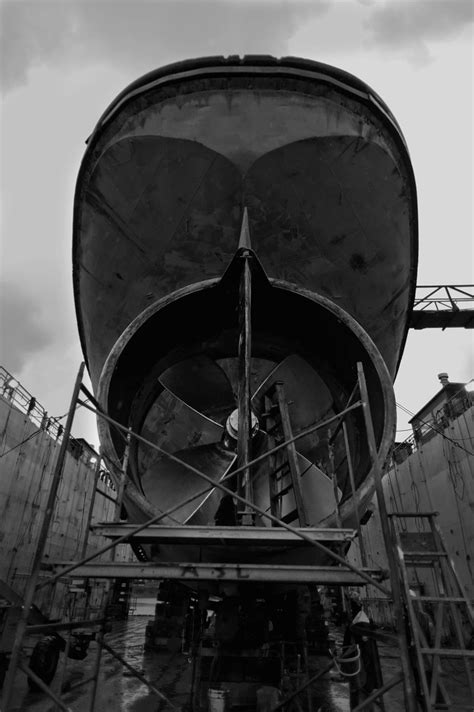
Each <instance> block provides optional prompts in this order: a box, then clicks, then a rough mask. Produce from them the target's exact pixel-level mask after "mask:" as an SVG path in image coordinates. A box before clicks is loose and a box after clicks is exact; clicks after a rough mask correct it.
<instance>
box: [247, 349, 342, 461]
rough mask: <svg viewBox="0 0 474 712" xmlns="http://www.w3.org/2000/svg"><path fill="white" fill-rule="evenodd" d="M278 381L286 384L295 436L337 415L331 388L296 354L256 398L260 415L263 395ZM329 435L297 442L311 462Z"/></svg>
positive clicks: (275, 371) (313, 435)
mask: <svg viewBox="0 0 474 712" xmlns="http://www.w3.org/2000/svg"><path fill="white" fill-rule="evenodd" d="M277 381H281V382H282V383H283V386H284V390H285V397H286V401H287V403H288V412H289V415H290V420H291V424H292V429H293V433H294V434H295V435H296V434H297V433H298V432H300V431H301V430H304V429H305V428H307V427H309V426H310V425H312V424H313V423H316V422H317V421H318V420H322V419H323V418H325V417H329V416H330V415H333V414H334V410H333V397H332V395H331V392H330V390H329V388H328V386H327V385H326V384H325V383H324V381H323V380H322V379H321V378H320V376H319V375H318V373H317V372H316V371H315V370H314V368H313V367H312V366H310V364H309V363H308V362H307V361H306V360H305V359H303V358H301V356H297V355H296V354H293V355H291V356H287V357H286V358H285V359H284V360H283V361H282V362H281V363H279V364H278V365H277V366H276V367H275V368H274V369H273V371H272V372H271V373H270V374H269V375H268V376H267V378H266V379H265V380H264V381H263V383H261V385H260V387H259V388H258V390H257V391H256V392H255V394H254V395H253V397H252V406H253V408H254V410H255V412H256V413H257V415H258V414H259V413H261V412H263V410H264V408H265V404H264V402H263V396H264V395H265V393H266V392H267V391H268V390H269V389H270V388H271V387H272V386H273V385H274V384H275V383H276V382H277ZM326 436H327V434H326V433H322V432H321V433H317V432H315V433H311V434H310V435H307V436H306V437H304V438H300V439H299V440H298V441H297V448H298V451H300V452H301V453H303V454H304V455H306V456H308V457H309V458H310V459H311V460H313V459H315V457H316V455H317V451H318V443H319V442H320V440H323V441H324V440H325V439H326Z"/></svg>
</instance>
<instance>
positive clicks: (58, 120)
mask: <svg viewBox="0 0 474 712" xmlns="http://www.w3.org/2000/svg"><path fill="white" fill-rule="evenodd" d="M1 12H2V17H1V28H2V37H1V45H0V46H1V58H0V59H1V63H0V64H1V72H2V76H1V78H2V113H1V119H2V121H1V197H2V227H1V268H0V279H1V294H0V299H1V303H0V341H1V352H0V364H1V365H4V366H5V367H6V368H7V369H8V370H9V371H10V372H11V373H13V374H14V375H15V377H16V378H18V379H19V380H20V381H21V383H22V384H23V385H24V386H25V387H26V388H27V389H28V390H29V391H30V392H31V393H33V394H34V395H35V396H36V397H37V398H38V400H39V401H40V402H41V403H42V405H43V406H44V407H45V408H46V409H47V410H48V411H49V413H50V414H51V415H60V414H63V413H64V412H65V411H66V410H67V409H68V404H69V399H70V395H71V391H72V387H73V383H74V378H75V375H76V373H77V369H78V366H79V363H80V361H81V358H82V356H81V350H80V345H79V339H78V335H77V328H76V320H75V313H74V306H73V291H72V281H71V238H72V227H71V226H72V207H73V193H74V184H75V179H76V175H77V172H78V168H79V164H80V161H81V157H82V155H83V152H84V148H85V145H84V141H85V139H86V138H87V136H88V135H89V134H90V133H91V131H92V129H93V127H94V125H95V123H96V121H97V120H98V118H99V116H100V114H101V113H102V111H103V110H104V109H105V107H106V106H107V104H108V103H109V102H110V101H111V100H112V99H113V98H114V97H115V96H116V95H117V94H118V93H119V92H120V91H121V90H122V89H123V88H124V87H125V86H126V85H127V84H128V83H129V82H131V81H133V80H134V79H136V78H137V77H138V76H140V75H141V74H143V73H145V72H148V71H150V70H151V69H154V68H155V67H158V66H160V65H163V64H167V63H169V62H174V61H178V60H181V59H186V58H190V57H197V56H203V55H212V54H225V55H229V54H241V55H242V54H246V53H260V54H273V55H276V56H285V55H295V56H300V57H307V58H310V59H314V60H318V61H322V62H327V63H329V64H333V65H335V66H338V67H340V68H342V69H345V70H347V71H349V72H351V73H352V74H355V75H356V76H358V77H360V78H361V79H362V80H363V81H365V82H367V83H368V84H369V85H370V86H372V88H373V89H374V90H375V91H376V92H378V93H379V94H380V95H381V96H382V98H383V99H384V100H385V101H386V102H387V104H388V105H389V106H390V108H391V109H392V111H393V113H394V114H395V116H396V118H397V119H398V122H399V123H400V125H401V127H402V130H403V132H404V135H405V138H406V140H407V143H408V146H409V150H410V154H411V157H412V161H413V166H414V171H415V176H416V180H417V189H418V196H419V222H420V255H419V272H418V284H472V283H473V282H474V275H473V247H472V238H473V208H472V196H473V192H474V191H473V188H474V186H473V164H474V157H473V128H472V127H473V3H472V0H386V1H384V0H311V1H310V2H299V1H298V0H295V1H291V0H289V1H288V2H271V1H270V0H268V1H265V0H262V1H261V2H253V1H251V0H247V1H240V2H233V1H232V0H216V1H214V2H211V1H209V2H207V1H204V0H202V1H200V0H194V2H190V1H184V0H174V1H173V2H160V1H155V2H152V1H146V2H143V1H142V2H140V1H139V0H133V2H132V1H127V2H121V1H116V0H95V1H93V0H87V1H85V2H84V1H78V0H70V1H68V0H36V1H34V2H30V1H26V0H25V1H23V0H17V1H13V2H5V1H4V2H2V3H1ZM472 333H473V332H472V331H467V330H462V329H457V330H446V331H444V332H442V331H439V330H431V331H428V330H424V331H419V332H414V331H411V332H410V334H409V338H408V342H407V346H406V349H405V354H404V357H403V361H402V366H401V368H400V371H399V375H398V378H397V381H396V384H395V393H396V397H397V400H398V402H400V403H401V404H403V405H404V406H405V407H406V408H408V409H410V410H411V411H416V410H418V409H419V408H420V407H421V406H422V405H423V404H424V402H425V401H427V400H428V399H429V398H430V397H431V395H433V394H434V392H435V391H436V390H437V389H438V385H439V383H438V380H437V377H436V376H437V374H438V373H439V372H440V371H447V372H448V373H449V376H450V379H451V380H453V381H462V382H467V381H469V380H470V379H472V378H473V376H474V368H473V341H472ZM398 416H399V425H398V427H399V428H400V429H401V430H403V429H405V428H407V416H406V415H405V414H404V413H403V412H401V411H399V412H398ZM73 432H74V434H75V435H76V436H80V435H82V436H83V437H86V438H87V439H88V440H90V441H91V442H92V443H93V444H94V445H97V444H98V441H97V436H96V432H95V425H94V418H93V416H90V415H88V414H87V413H85V412H83V413H82V414H81V413H79V414H78V417H77V418H76V426H75V428H74V429H73ZM406 434H407V433H403V432H400V433H399V438H400V439H402V437H403V436H404V435H406Z"/></svg>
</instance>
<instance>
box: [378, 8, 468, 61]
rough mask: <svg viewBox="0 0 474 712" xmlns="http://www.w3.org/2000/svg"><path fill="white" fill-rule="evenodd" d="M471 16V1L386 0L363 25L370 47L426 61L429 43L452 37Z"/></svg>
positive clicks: (466, 23)
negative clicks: (368, 34) (403, 53)
mask: <svg viewBox="0 0 474 712" xmlns="http://www.w3.org/2000/svg"><path fill="white" fill-rule="evenodd" d="M473 19H474V5H473V4H472V0H410V1H409V0H390V1H388V2H385V3H384V4H379V5H377V6H375V7H374V9H373V11H372V13H371V15H370V17H369V18H368V20H367V21H366V23H365V27H366V29H367V30H368V31H369V33H370V35H371V38H370V44H371V45H372V46H373V45H375V46H377V47H379V46H380V47H382V48H385V49H388V50H390V51H400V52H405V53H406V52H408V54H409V56H410V58H411V59H412V60H415V61H419V62H426V61H429V60H430V59H431V55H430V51H429V45H430V43H433V42H439V41H443V40H450V39H452V38H454V37H455V36H457V35H458V34H460V33H461V32H462V31H463V30H464V29H465V28H466V27H467V26H468V25H469V24H470V23H472V22H473Z"/></svg>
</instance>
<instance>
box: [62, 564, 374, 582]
mask: <svg viewBox="0 0 474 712" xmlns="http://www.w3.org/2000/svg"><path fill="white" fill-rule="evenodd" d="M69 565H70V562H58V563H56V564H55V565H54V566H55V569H56V570H57V571H58V573H60V571H61V568H62V567H64V568H66V567H67V566H69ZM362 571H363V572H364V573H365V574H367V575H369V576H373V577H374V578H377V577H379V575H380V572H379V571H377V570H375V569H362ZM74 575H75V576H87V577H89V578H101V579H102V578H103V579H110V578H128V579H141V578H144V579H174V580H179V581H249V582H252V581H262V582H263V581H268V582H275V583H316V584H339V585H344V586H365V585H366V582H365V580H364V579H362V578H361V577H360V576H358V575H357V573H355V572H353V571H351V570H350V569H345V568H343V567H339V566H300V565H295V566H278V567H277V566H269V565H267V564H266V565H261V564H203V563H162V564H155V563H148V564H143V563H113V562H101V563H99V564H90V563H89V564H83V565H82V566H79V567H78V568H77V569H75V571H74Z"/></svg>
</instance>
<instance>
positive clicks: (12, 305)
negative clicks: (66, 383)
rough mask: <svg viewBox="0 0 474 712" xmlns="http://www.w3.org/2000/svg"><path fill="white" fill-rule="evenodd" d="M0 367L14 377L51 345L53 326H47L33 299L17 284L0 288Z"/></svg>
mask: <svg viewBox="0 0 474 712" xmlns="http://www.w3.org/2000/svg"><path fill="white" fill-rule="evenodd" d="M0 294H1V302H0V304H1V306H0V344H1V349H0V363H1V364H3V365H5V367H6V368H8V370H9V371H11V372H12V373H15V374H18V373H19V372H21V370H22V368H23V366H24V365H25V364H26V362H27V361H28V360H29V359H30V358H31V356H32V355H33V354H35V353H38V352H40V351H42V350H43V349H44V348H46V347H47V346H48V345H50V344H52V343H53V341H54V325H53V323H52V322H50V323H49V324H48V322H47V319H46V318H45V314H44V311H43V309H42V308H41V307H40V306H39V301H40V300H38V299H37V298H35V297H32V296H28V295H27V294H26V293H25V292H24V288H22V287H21V286H20V285H18V284H14V283H10V282H4V283H3V284H2V285H1V286H0Z"/></svg>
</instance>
